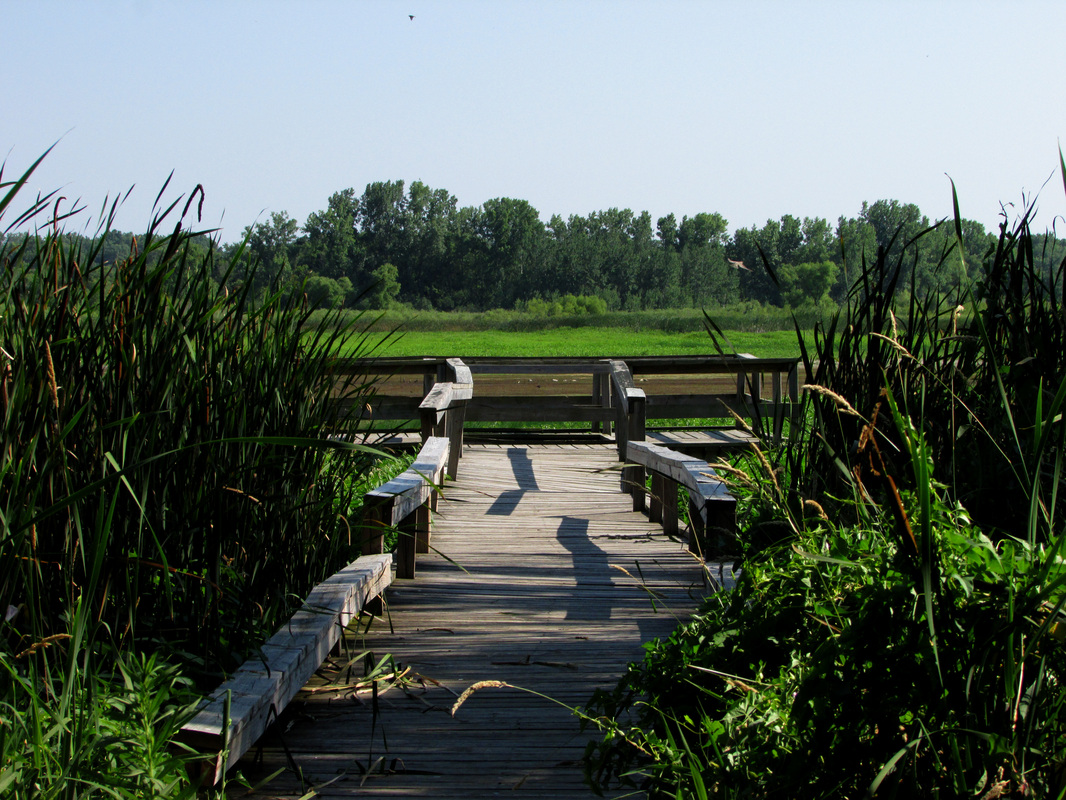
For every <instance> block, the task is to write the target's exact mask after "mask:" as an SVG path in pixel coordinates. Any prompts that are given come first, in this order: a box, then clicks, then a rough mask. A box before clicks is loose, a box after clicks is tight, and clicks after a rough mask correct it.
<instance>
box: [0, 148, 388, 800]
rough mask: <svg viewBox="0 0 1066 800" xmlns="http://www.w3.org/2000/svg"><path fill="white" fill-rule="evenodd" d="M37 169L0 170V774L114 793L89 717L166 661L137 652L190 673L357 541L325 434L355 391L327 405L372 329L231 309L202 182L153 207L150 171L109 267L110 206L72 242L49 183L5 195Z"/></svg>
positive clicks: (239, 655)
mask: <svg viewBox="0 0 1066 800" xmlns="http://www.w3.org/2000/svg"><path fill="white" fill-rule="evenodd" d="M38 163H39V162H38ZM36 166H37V164H34V165H32V166H31V167H30V169H29V170H27V171H26V172H25V173H24V174H23V175H21V176H20V177H19V178H17V179H16V180H13V181H6V182H5V181H4V179H3V174H2V170H0V193H2V200H0V223H3V222H6V219H9V218H11V217H12V216H13V217H14V219H13V220H12V221H11V222H10V224H7V225H6V227H5V228H4V229H3V230H4V233H5V237H4V240H3V243H2V244H0V348H2V352H0V525H2V536H0V609H6V613H5V614H4V616H3V621H2V622H0V667H2V670H0V675H3V676H5V680H4V682H3V683H2V684H0V695H2V696H0V704H2V705H3V707H4V709H5V713H4V715H3V717H4V720H3V722H0V742H2V745H3V747H2V750H0V753H2V758H3V762H2V764H3V773H0V774H2V775H3V777H2V778H0V783H4V782H5V781H6V782H7V783H9V784H11V783H12V781H14V782H15V783H14V784H13V785H17V786H18V787H19V788H20V790H21V791H23V792H24V794H25V796H36V795H40V796H80V794H81V792H82V789H85V788H86V787H88V788H90V789H92V790H94V791H95V790H99V791H106V792H108V793H113V792H119V791H121V792H125V793H127V794H129V795H131V796H135V795H137V794H139V793H140V791H141V789H143V786H142V785H141V784H140V783H138V781H140V780H141V779H142V778H143V777H144V775H143V773H144V770H139V771H138V770H136V769H134V770H133V772H136V773H137V775H136V776H134V775H132V773H131V774H130V775H125V777H124V773H123V771H122V770H121V769H120V770H118V772H115V771H114V770H110V769H109V767H108V762H107V760H106V758H105V755H104V753H105V751H107V749H108V744H107V743H108V742H109V741H110V740H111V739H113V738H114V736H113V734H109V733H108V732H107V727H108V724H109V723H107V720H108V719H110V717H109V716H108V713H106V712H107V709H108V708H114V707H115V706H116V704H119V705H121V704H122V703H123V702H125V701H123V700H122V698H123V697H125V696H126V694H128V693H129V692H137V691H141V689H138V687H143V686H146V685H151V686H155V687H157V688H158V685H159V681H160V680H161V677H160V676H165V675H168V674H169V673H168V670H169V669H170V668H169V667H168V666H167V665H166V664H165V663H163V662H155V661H139V660H138V659H139V657H138V656H137V655H136V654H137V653H139V652H140V653H155V652H157V651H158V652H160V653H161V654H163V658H165V659H167V660H170V661H180V662H181V663H182V664H183V668H184V671H185V672H187V673H190V674H193V675H198V676H199V677H200V678H201V679H203V680H205V681H211V680H213V678H212V676H217V675H218V674H219V673H220V672H223V671H226V670H229V669H232V668H233V667H235V666H236V665H237V664H239V663H240V662H241V661H242V660H243V659H244V657H245V656H246V655H247V654H248V653H249V652H250V651H251V650H253V649H254V648H255V647H256V645H257V644H258V643H259V642H260V641H261V640H262V639H263V638H264V637H265V636H266V635H268V634H269V633H271V632H273V630H275V629H276V628H277V627H278V626H279V625H280V624H281V622H282V621H283V620H284V619H286V618H287V617H288V615H289V614H290V613H291V611H292V609H293V607H294V606H295V605H297V604H298V603H299V601H300V598H302V597H304V596H305V595H306V593H307V591H308V590H309V589H310V588H311V587H313V586H314V585H315V584H316V583H317V582H319V581H320V580H322V579H323V578H325V577H327V576H328V575H329V574H331V573H332V572H333V571H335V570H336V569H337V568H339V567H340V566H342V565H343V564H344V563H346V562H347V561H348V560H349V559H350V558H352V557H354V555H356V554H357V553H358V541H357V540H356V537H355V534H354V532H353V530H352V526H350V525H349V523H348V521H347V519H346V514H347V513H348V511H349V509H351V508H352V506H353V493H354V491H355V488H354V487H355V486H356V484H357V482H356V481H352V480H351V477H352V475H353V474H360V473H362V472H363V471H365V470H366V469H367V468H368V467H369V466H370V464H371V462H372V454H371V452H370V451H369V449H368V448H365V447H362V446H360V445H357V444H350V443H347V442H346V440H345V439H343V438H339V437H336V436H335V435H336V434H344V433H345V432H347V431H350V430H351V429H350V428H349V423H350V422H351V421H350V420H349V419H348V418H346V416H344V415H345V413H346V412H344V411H343V409H344V408H351V407H355V408H359V407H361V405H362V403H361V402H355V403H349V404H338V403H336V402H334V401H333V398H334V397H335V396H336V395H337V394H347V395H349V396H352V397H354V398H356V399H359V398H364V399H365V398H369V397H370V395H371V393H372V387H371V385H370V384H369V382H367V381H366V380H364V379H361V378H360V376H358V375H352V374H334V371H333V362H334V358H335V354H336V353H338V352H341V351H342V350H343V351H344V352H345V353H350V352H351V350H352V349H353V347H354V349H356V350H357V351H364V352H365V351H366V350H368V349H370V347H371V346H372V342H371V339H370V338H369V335H368V334H367V333H366V331H365V326H364V325H362V323H361V321H360V320H359V319H358V318H351V317H346V318H345V320H343V321H337V324H332V323H333V322H334V321H331V320H327V321H326V322H327V323H329V324H320V325H317V326H315V327H314V328H313V330H311V331H310V332H308V331H306V330H305V326H306V324H307V323H308V321H309V319H310V316H311V314H312V312H313V310H314V309H312V308H311V307H309V305H308V304H307V303H306V302H305V300H304V298H303V297H302V296H300V295H299V294H298V293H292V292H288V293H285V294H282V293H280V292H277V291H274V292H273V293H268V295H267V296H266V297H265V298H264V299H257V300H256V301H255V302H253V298H252V296H251V294H250V292H251V285H252V283H253V282H252V281H251V280H247V279H246V276H247V274H248V271H249V270H254V265H250V264H249V263H248V257H247V255H246V253H245V252H244V250H243V248H238V249H237V251H236V253H235V254H233V255H232V256H231V257H228V258H222V257H221V256H220V254H219V253H218V252H216V251H215V250H214V249H211V250H210V251H209V252H208V253H207V254H206V256H203V257H198V256H197V255H196V253H197V252H198V251H197V250H196V249H195V248H191V247H190V246H189V244H190V242H191V240H192V239H193V238H194V237H196V236H197V235H199V234H198V232H197V231H194V230H192V229H191V228H190V226H191V224H192V223H191V222H190V220H191V219H192V218H193V216H194V215H197V214H198V211H199V208H198V202H199V203H202V201H203V189H202V188H201V187H199V186H198V187H196V189H195V190H194V191H193V192H192V193H191V194H190V195H189V196H188V198H184V197H182V198H179V199H177V200H173V201H171V202H169V203H168V204H165V203H163V201H162V198H163V196H164V195H165V193H166V191H167V186H164V187H163V190H161V191H160V195H159V198H158V199H157V209H156V212H155V213H154V216H153V220H152V222H151V224H150V226H149V228H148V230H147V231H146V233H145V234H144V236H143V237H140V238H138V239H136V240H135V243H134V247H133V249H132V250H131V252H130V253H129V255H128V256H127V257H126V258H124V259H121V260H119V261H118V262H114V263H109V262H105V261H104V259H103V256H102V243H103V237H104V236H105V235H106V233H107V231H108V230H109V229H110V226H111V224H112V222H113V219H114V214H115V211H116V209H117V207H118V202H117V201H116V202H114V203H112V204H111V205H110V207H108V206H107V205H106V204H105V206H104V208H103V209H102V213H101V221H100V223H99V228H98V230H97V234H96V236H95V237H94V238H93V239H90V240H86V239H83V238H81V237H74V238H71V237H66V236H64V234H63V224H64V223H65V221H66V220H67V219H69V218H70V217H71V216H72V215H73V214H75V213H77V211H78V210H77V209H72V210H71V211H70V212H64V213H61V212H60V202H59V201H58V200H54V199H53V198H52V197H45V198H37V199H35V200H33V201H32V202H31V203H30V204H29V207H28V209H26V210H25V211H22V212H16V211H15V210H14V207H13V203H14V202H15V201H16V199H17V197H18V195H19V192H20V190H22V189H23V188H24V185H25V182H26V180H27V178H28V177H29V175H30V174H31V173H32V171H33V169H35V168H36ZM168 183H169V182H168ZM27 228H29V231H28V232H26V229H27ZM239 278H240V279H239ZM137 676H139V677H137ZM135 678H136V679H135ZM173 685H174V686H177V684H173ZM154 691H155V690H152V691H148V690H143V691H142V695H143V696H148V695H150V694H152V693H153V692H154ZM174 697H175V698H176V699H175V702H179V701H180V700H181V698H183V697H185V694H184V690H181V691H178V690H177V689H175V692H174ZM179 704H180V702H179ZM146 713H147V715H148V716H152V717H153V719H154V723H158V722H159V721H160V720H161V719H164V718H166V719H172V718H173V715H172V714H171V711H170V710H166V711H163V710H161V709H154V710H153V709H148V711H147V712H146ZM154 723H153V724H154ZM152 729H153V725H145V726H142V729H141V731H140V733H139V734H136V735H135V738H137V740H138V742H139V744H140V746H141V748H142V750H143V749H144V746H145V743H146V742H147V741H148V740H149V738H150V735H151V732H152ZM130 735H131V736H134V734H130ZM146 737H148V738H146ZM101 748H103V750H102V749H101ZM158 753H159V754H160V755H159V759H158V760H156V759H153V760H152V763H153V764H169V766H168V767H167V769H171V770H173V768H174V765H173V764H170V763H169V762H167V761H166V758H165V757H164V756H163V755H162V751H161V750H159V751H158ZM131 769H133V768H131ZM11 776H16V777H14V778H12V777H11ZM138 776H139V777H138ZM152 780H153V781H154V780H155V778H152ZM160 780H163V779H160ZM168 780H169V779H168ZM164 783H166V781H164ZM153 785H154V784H153ZM161 785H162V784H160V786H161ZM167 785H168V786H171V789H173V788H174V787H179V788H178V789H175V791H185V790H184V789H183V788H180V786H181V785H183V784H182V782H181V781H178V782H177V783H173V782H171V783H167ZM139 787H140V788H139ZM153 791H154V790H153ZM167 791H168V792H169V791H170V789H168V790H167Z"/></svg>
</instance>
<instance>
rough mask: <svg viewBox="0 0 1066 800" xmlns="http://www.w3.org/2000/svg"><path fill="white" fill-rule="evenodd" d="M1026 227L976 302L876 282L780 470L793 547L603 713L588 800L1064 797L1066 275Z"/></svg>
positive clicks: (869, 277) (826, 366)
mask: <svg viewBox="0 0 1066 800" xmlns="http://www.w3.org/2000/svg"><path fill="white" fill-rule="evenodd" d="M1063 176H1064V180H1066V164H1063ZM956 205H957V204H956ZM1031 218H1032V207H1029V208H1027V209H1026V210H1025V212H1024V213H1023V214H1022V216H1021V218H1020V219H1019V220H1018V221H1017V223H1016V224H1015V225H1014V226H1013V227H1011V228H1008V226H1007V224H1006V220H1005V221H1004V225H1003V227H1002V228H1001V233H1000V239H999V244H998V246H997V248H996V249H995V250H994V251H991V252H990V253H989V254H988V257H987V259H986V262H985V264H984V265H982V266H983V269H982V273H983V279H982V281H981V282H979V283H977V284H976V285H975V286H974V287H973V288H972V289H970V290H969V291H967V290H965V289H964V290H960V291H957V292H956V293H953V294H936V293H933V294H929V295H925V296H919V294H918V293H917V292H916V291H914V288H915V287H914V286H911V287H910V291H901V289H903V288H904V287H900V286H899V276H900V275H901V274H905V272H906V270H905V269H904V268H905V266H906V265H905V264H904V263H903V262H902V261H900V260H898V259H897V260H896V261H894V262H892V263H890V262H889V260H888V258H887V257H886V255H885V251H884V250H883V251H881V252H879V253H878V256H877V258H876V259H875V260H874V261H873V262H871V263H863V264H862V265H861V269H860V270H859V278H858V281H857V282H856V284H855V285H854V286H853V287H852V290H851V292H850V294H849V295H848V298H847V303H846V306H845V308H844V309H843V310H842V312H841V314H840V315H839V316H837V317H835V318H833V319H831V320H829V321H828V322H826V323H825V324H824V325H820V326H818V327H817V328H816V331H815V344H814V346H813V348H810V349H805V351H804V361H805V366H806V367H807V369H808V372H809V373H810V374H811V375H812V376H813V379H812V384H813V385H814V387H815V388H813V389H812V390H811V391H810V392H809V393H808V396H807V400H806V403H807V406H808V410H807V419H808V422H809V427H808V428H806V429H804V430H802V431H796V432H793V436H792V438H791V440H790V442H789V445H788V447H787V448H786V449H785V450H784V451H782V452H781V453H780V454H778V456H779V458H780V459H781V461H782V463H783V464H784V465H786V466H787V468H788V469H787V475H788V477H789V481H788V482H787V483H786V484H785V493H786V495H785V498H784V502H781V498H780V497H779V496H777V495H775V498H776V499H775V501H774V502H775V508H778V509H779V510H780V511H781V512H782V513H784V514H785V515H786V516H788V517H789V519H790V520H791V525H790V526H789V527H790V528H791V530H792V531H793V534H794V535H793V537H792V538H791V539H790V540H789V541H786V542H784V543H780V544H778V545H777V546H771V547H768V548H766V549H765V551H764V552H763V553H762V554H761V555H756V554H754V553H751V554H749V557H748V558H747V559H746V560H745V571H744V574H743V575H742V576H741V579H740V581H739V583H738V587H737V589H736V590H735V591H734V592H733V593H732V594H731V595H730V596H729V597H727V598H720V597H716V598H712V599H711V600H709V601H708V604H707V606H706V607H705V608H704V609H703V611H702V613H701V615H700V616H698V617H697V618H696V619H695V620H694V621H693V622H692V623H690V624H689V625H688V626H685V627H683V628H681V629H679V630H678V631H677V632H675V634H674V635H673V636H671V637H670V639H669V640H667V641H664V642H657V643H653V644H651V645H649V647H648V654H647V656H646V657H645V660H644V662H643V663H642V664H638V665H633V666H632V667H631V668H630V671H629V673H628V674H627V675H626V677H625V678H624V679H623V681H622V682H621V683H620V684H619V686H618V687H617V688H616V689H615V690H614V691H613V692H610V693H604V694H602V695H600V696H599V697H598V698H596V699H595V701H594V702H593V704H592V705H591V706H590V709H589V714H590V715H592V716H597V715H598V718H599V720H600V724H601V725H605V726H607V728H608V731H609V732H608V735H607V736H605V737H604V739H603V741H602V742H600V743H598V744H595V745H593V746H592V747H591V748H590V751H589V757H588V760H587V765H588V767H589V775H590V778H591V779H592V781H593V783H594V785H596V786H599V787H605V786H607V785H609V784H610V783H611V782H612V781H619V780H620V781H622V782H623V783H626V782H628V783H630V784H633V785H641V786H643V787H644V788H646V789H648V790H649V791H650V792H651V794H652V795H653V796H670V797H675V796H676V797H702V796H707V794H709V793H712V792H713V793H716V794H718V795H720V796H734V797H750V796H798V795H800V794H803V795H811V796H818V797H854V796H860V795H865V796H877V797H916V796H922V797H932V796H974V797H1006V796H1039V797H1063V796H1066V724H1064V722H1063V720H1064V719H1066V692H1064V691H1063V686H1064V685H1066V649H1064V648H1063V646H1062V641H1063V631H1064V630H1066V615H1064V614H1063V606H1064V604H1066V560H1064V553H1063V548H1064V539H1066V531H1064V530H1063V526H1062V521H1061V520H1062V517H1061V514H1062V508H1061V503H1062V491H1061V490H1062V487H1063V480H1062V478H1063V452H1064V445H1066V426H1064V424H1063V414H1062V412H1063V405H1064V403H1066V364H1064V363H1063V359H1064V358H1066V355H1064V351H1063V349H1062V348H1061V346H1060V343H1061V337H1062V335H1063V331H1064V328H1066V318H1064V317H1063V315H1062V308H1061V301H1062V291H1061V284H1062V280H1063V277H1064V272H1066V265H1063V264H1058V265H1055V266H1053V267H1052V268H1051V269H1050V270H1049V271H1045V270H1041V269H1039V268H1038V267H1037V264H1038V263H1039V260H1038V259H1034V257H1033V241H1034V238H1033V236H1032V234H1031V232H1030V224H1031ZM956 232H957V234H958V235H959V236H961V225H959V222H958V220H956ZM945 257H946V255H945ZM960 307H961V308H960ZM967 313H968V314H969V316H966V314H967ZM801 341H802V337H801ZM760 469H763V467H761V466H760ZM754 474H755V473H753V475H754ZM755 494H758V493H755ZM811 501H815V502H817V503H818V504H819V506H818V507H819V509H822V510H825V511H827V512H828V513H825V514H824V515H822V514H820V515H818V516H817V517H806V518H805V517H804V515H803V513H802V511H803V508H804V505H805V504H807V503H810V502H811Z"/></svg>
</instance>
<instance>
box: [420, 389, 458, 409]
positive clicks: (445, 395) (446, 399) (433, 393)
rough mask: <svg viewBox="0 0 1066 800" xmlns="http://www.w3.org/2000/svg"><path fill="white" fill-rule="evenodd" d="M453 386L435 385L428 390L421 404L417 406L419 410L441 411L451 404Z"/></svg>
mask: <svg viewBox="0 0 1066 800" xmlns="http://www.w3.org/2000/svg"><path fill="white" fill-rule="evenodd" d="M452 387H453V384H451V383H435V384H433V388H432V389H430V390H429V392H428V393H427V394H426V396H425V398H423V400H422V402H421V403H419V404H418V408H419V410H420V411H421V410H424V409H425V410H428V409H436V410H437V411H442V410H444V409H446V408H447V407H448V406H449V405H451V402H452V393H453V388H452Z"/></svg>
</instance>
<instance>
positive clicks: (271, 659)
mask: <svg viewBox="0 0 1066 800" xmlns="http://www.w3.org/2000/svg"><path fill="white" fill-rule="evenodd" d="M391 582H392V555H391V554H389V553H384V554H381V555H370V556H360V557H359V558H357V559H356V560H355V561H353V562H352V563H351V564H349V565H348V566H346V567H345V568H344V569H342V570H340V571H338V572H336V573H335V574H333V575H332V576H330V577H329V578H327V579H326V580H325V581H323V582H322V583H320V584H319V585H318V586H316V587H315V588H314V589H313V590H312V591H311V593H310V594H309V595H308V598H307V602H306V603H305V605H304V607H303V608H301V609H300V610H299V611H297V612H296V613H295V614H294V615H293V617H292V619H291V620H289V622H287V623H286V624H285V625H284V626H282V628H281V629H280V630H279V631H278V632H277V633H276V634H274V636H273V637H271V639H270V640H269V641H268V642H267V643H266V644H264V645H263V646H262V647H261V648H260V650H259V652H258V653H257V654H256V656H254V657H253V658H250V659H248V660H247V661H245V662H244V664H242V665H241V667H240V668H239V669H238V670H237V671H236V672H234V673H233V675H231V676H230V678H229V680H227V681H225V682H224V683H223V684H222V685H221V686H220V687H219V688H218V689H216V690H215V691H214V692H212V693H211V695H210V696H209V697H208V698H207V699H206V701H205V702H204V704H203V705H202V706H201V708H200V709H199V710H198V711H197V712H196V714H195V715H194V716H193V718H192V719H191V720H189V722H187V723H186V724H185V725H184V726H183V727H182V729H181V732H180V733H179V739H180V740H181V741H183V742H185V743H186V744H188V745H190V746H192V747H194V748H197V749H199V750H202V751H205V752H206V753H211V754H212V757H211V759H210V760H209V761H205V762H202V763H201V767H202V775H203V778H204V784H205V785H212V784H215V783H217V782H218V780H219V779H220V778H221V777H222V775H223V774H224V772H225V771H226V770H228V769H229V768H230V767H232V766H233V765H234V764H236V763H237V761H238V760H239V759H240V758H241V756H243V755H244V754H245V753H246V752H247V751H248V749H249V748H250V747H251V746H252V745H253V744H254V743H255V741H256V740H257V739H258V738H259V737H260V736H261V735H262V734H263V732H264V731H265V730H266V729H267V727H268V726H269V724H270V722H271V720H272V719H273V718H274V717H276V716H277V715H278V714H280V713H281V711H282V710H283V709H284V708H285V706H286V705H288V703H289V701H290V700H292V698H293V697H295V696H296V693H297V692H298V691H300V689H302V688H303V686H304V684H306V683H307V681H308V679H309V678H310V677H311V675H313V674H314V671H315V670H316V669H318V667H319V666H320V665H321V664H322V662H323V661H324V660H325V658H326V656H327V655H328V654H329V652H330V650H332V649H333V646H334V645H335V644H336V643H337V642H338V641H339V640H340V636H341V631H342V630H343V628H344V626H346V625H347V624H348V622H350V621H351V619H352V618H353V617H355V616H357V615H358V614H359V613H360V612H361V611H362V609H363V607H364V606H365V604H366V602H367V601H368V600H370V599H372V598H374V597H376V596H378V595H379V594H381V593H382V592H384V591H385V588H386V587H387V586H388V585H389V584H390V583H391ZM227 705H228V720H227ZM227 723H228V724H227Z"/></svg>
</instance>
